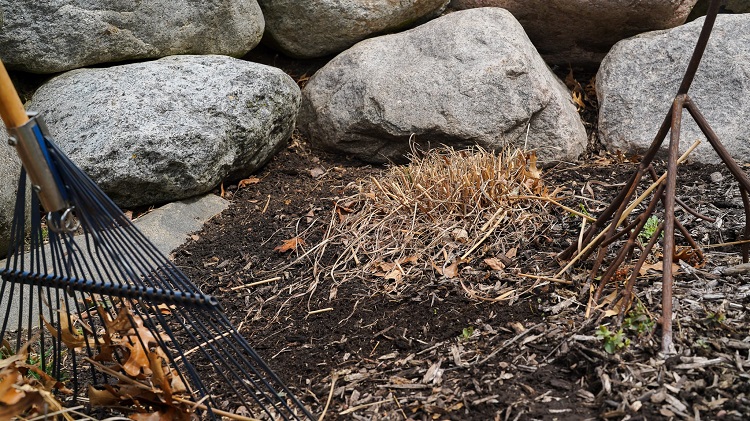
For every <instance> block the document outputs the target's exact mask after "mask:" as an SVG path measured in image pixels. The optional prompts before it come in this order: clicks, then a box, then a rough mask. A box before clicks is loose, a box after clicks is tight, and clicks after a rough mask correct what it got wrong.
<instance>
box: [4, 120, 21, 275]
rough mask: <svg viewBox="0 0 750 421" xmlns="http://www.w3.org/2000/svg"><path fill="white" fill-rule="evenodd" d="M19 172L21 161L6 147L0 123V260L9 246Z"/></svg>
mask: <svg viewBox="0 0 750 421" xmlns="http://www.w3.org/2000/svg"><path fill="white" fill-rule="evenodd" d="M20 171H21V161H19V160H18V155H16V151H15V149H13V148H12V147H11V146H9V145H8V134H7V132H6V130H5V125H4V124H3V123H2V121H0V174H2V176H0V260H2V259H4V258H5V253H6V252H7V251H8V246H9V245H10V228H11V224H12V223H13V209H14V207H15V205H16V193H17V191H18V175H19V174H20Z"/></svg>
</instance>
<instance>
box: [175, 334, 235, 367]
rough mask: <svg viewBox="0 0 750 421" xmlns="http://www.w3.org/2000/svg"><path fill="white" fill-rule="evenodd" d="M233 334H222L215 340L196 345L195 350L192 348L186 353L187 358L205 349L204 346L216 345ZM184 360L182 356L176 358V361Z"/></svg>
mask: <svg viewBox="0 0 750 421" xmlns="http://www.w3.org/2000/svg"><path fill="white" fill-rule="evenodd" d="M231 334H232V332H224V333H222V334H221V335H219V336H217V337H215V338H211V339H209V340H207V341H205V342H203V343H202V344H199V345H196V346H194V347H193V348H190V349H189V350H187V351H186V352H185V357H187V356H188V355H190V354H192V353H194V352H196V351H198V350H199V349H201V348H203V347H204V346H206V345H208V344H211V343H214V342H216V341H218V340H219V339H221V338H225V337H227V336H229V335H231ZM182 358H183V357H182V356H181V355H178V356H177V357H175V361H179V360H181V359H182Z"/></svg>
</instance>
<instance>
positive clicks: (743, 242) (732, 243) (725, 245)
mask: <svg viewBox="0 0 750 421" xmlns="http://www.w3.org/2000/svg"><path fill="white" fill-rule="evenodd" d="M748 243H750V240H739V241H731V242H729V243H719V244H709V245H707V246H702V248H703V249H714V248H718V247H728V246H736V245H740V244H748Z"/></svg>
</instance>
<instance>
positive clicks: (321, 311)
mask: <svg viewBox="0 0 750 421" xmlns="http://www.w3.org/2000/svg"><path fill="white" fill-rule="evenodd" d="M327 311H333V307H326V308H321V309H320V310H313V311H308V312H307V315H308V316H311V315H313V314H318V313H325V312H327Z"/></svg>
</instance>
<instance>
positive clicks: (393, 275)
mask: <svg viewBox="0 0 750 421" xmlns="http://www.w3.org/2000/svg"><path fill="white" fill-rule="evenodd" d="M383 279H386V280H392V281H396V282H398V281H400V280H402V279H404V273H403V272H401V269H399V268H398V267H396V268H394V269H393V270H391V271H390V272H388V273H386V274H385V276H383Z"/></svg>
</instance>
